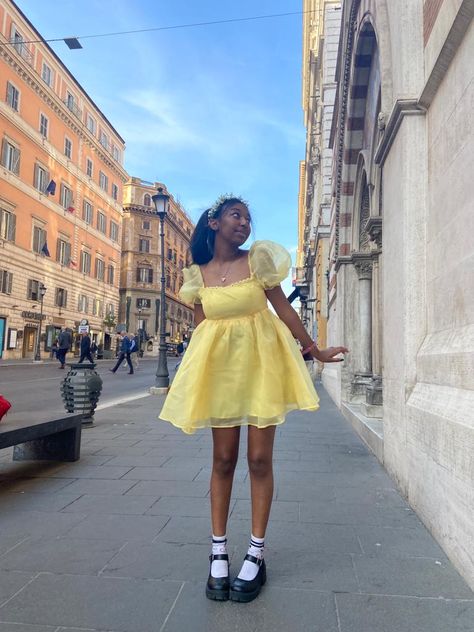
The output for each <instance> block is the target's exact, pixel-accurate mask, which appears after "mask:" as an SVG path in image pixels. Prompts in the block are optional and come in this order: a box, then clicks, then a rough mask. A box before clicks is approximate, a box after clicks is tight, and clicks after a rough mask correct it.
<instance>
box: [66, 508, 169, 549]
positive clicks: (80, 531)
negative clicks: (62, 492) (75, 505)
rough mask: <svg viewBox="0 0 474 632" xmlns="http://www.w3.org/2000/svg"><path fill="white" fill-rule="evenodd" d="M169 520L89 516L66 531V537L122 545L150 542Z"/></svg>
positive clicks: (115, 515) (135, 516)
mask: <svg viewBox="0 0 474 632" xmlns="http://www.w3.org/2000/svg"><path fill="white" fill-rule="evenodd" d="M169 519H170V518H169V516H137V515H130V516H124V515H123V514H91V515H89V516H87V517H86V518H84V519H83V520H81V521H80V522H79V523H78V524H77V525H76V526H74V527H72V528H71V529H70V530H69V531H67V536H69V537H72V538H74V537H77V538H83V539H89V538H91V539H104V540H108V539H113V540H116V541H119V542H123V543H125V542H130V541H135V540H137V541H144V542H152V541H153V540H154V538H156V536H157V535H158V534H159V533H160V531H161V530H162V529H163V527H164V526H165V525H166V524H167V522H168V521H169Z"/></svg>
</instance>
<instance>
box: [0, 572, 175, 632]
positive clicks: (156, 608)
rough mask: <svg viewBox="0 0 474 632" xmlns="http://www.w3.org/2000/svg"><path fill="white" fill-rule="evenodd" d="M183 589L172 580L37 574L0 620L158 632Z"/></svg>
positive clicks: (0, 614) (1, 610) (0, 610)
mask: <svg viewBox="0 0 474 632" xmlns="http://www.w3.org/2000/svg"><path fill="white" fill-rule="evenodd" d="M181 585H182V584H181V583H180V582H171V581H167V582H165V581H150V580H140V579H120V578H111V577H93V576H83V575H50V574H41V575H39V576H38V577H37V578H36V579H34V580H33V581H32V582H31V583H30V584H29V585H28V586H27V587H26V588H25V589H24V590H23V591H22V592H21V593H20V594H19V595H17V596H16V597H14V598H13V599H11V600H10V601H9V602H8V603H7V604H6V605H5V606H3V608H0V620H2V618H3V619H4V620H5V621H12V622H15V621H18V622H19V623H35V624H41V625H57V626H65V627H79V628H92V629H93V630H116V631H117V632H157V630H159V629H160V627H161V625H162V624H163V622H164V620H165V618H166V615H167V614H168V612H169V611H170V609H171V606H172V605H173V603H174V601H175V599H176V596H177V594H178V592H179V589H180V588H181Z"/></svg>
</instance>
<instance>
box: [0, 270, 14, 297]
mask: <svg viewBox="0 0 474 632" xmlns="http://www.w3.org/2000/svg"><path fill="white" fill-rule="evenodd" d="M12 281H13V274H12V273H11V272H8V271H7V270H0V292H1V293H2V294H11V293H12Z"/></svg>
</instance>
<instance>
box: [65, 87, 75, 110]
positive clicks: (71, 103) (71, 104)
mask: <svg viewBox="0 0 474 632" xmlns="http://www.w3.org/2000/svg"><path fill="white" fill-rule="evenodd" d="M66 105H67V107H68V108H69V109H70V110H71V112H74V110H75V107H76V99H75V97H74V95H73V94H71V93H70V92H69V90H67V91H66Z"/></svg>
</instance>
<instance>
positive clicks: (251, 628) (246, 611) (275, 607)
mask: <svg viewBox="0 0 474 632" xmlns="http://www.w3.org/2000/svg"><path fill="white" fill-rule="evenodd" d="M203 593H204V584H203V583H202V582H201V583H199V584H196V583H191V582H186V583H185V584H184V588H183V589H182V591H181V592H180V594H179V597H178V600H177V602H176V604H175V606H174V608H173V611H172V612H171V615H170V616H169V618H168V620H167V622H166V624H165V626H164V628H163V632H183V630H193V632H194V631H196V632H201V631H202V632H222V630H226V631H227V630H228V631H229V632H242V631H243V630H245V632H263V631H267V630H268V632H270V631H271V632H289V631H291V632H309V631H311V632H336V631H337V622H336V613H335V608H334V600H333V597H332V595H331V594H329V593H320V592H315V591H310V590H294V589H291V588H279V587H276V586H271V585H270V583H269V582H268V583H267V585H266V586H264V588H263V589H262V592H261V593H260V595H259V597H258V599H256V600H255V601H253V602H251V603H248V604H245V603H234V602H231V601H227V602H217V601H210V600H209V599H206V598H205V597H203ZM359 632H360V631H359Z"/></svg>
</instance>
